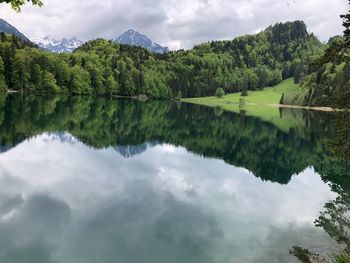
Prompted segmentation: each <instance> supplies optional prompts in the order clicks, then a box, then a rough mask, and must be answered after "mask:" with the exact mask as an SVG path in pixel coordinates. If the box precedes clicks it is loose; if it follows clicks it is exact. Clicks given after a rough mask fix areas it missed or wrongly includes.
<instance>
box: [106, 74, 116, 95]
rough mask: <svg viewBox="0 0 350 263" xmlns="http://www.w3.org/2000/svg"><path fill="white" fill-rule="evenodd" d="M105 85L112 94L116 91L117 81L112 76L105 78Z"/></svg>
mask: <svg viewBox="0 0 350 263" xmlns="http://www.w3.org/2000/svg"><path fill="white" fill-rule="evenodd" d="M105 85H106V90H107V92H108V94H110V95H112V94H117V93H118V83H117V82H116V81H115V80H114V78H113V76H109V77H108V78H107V80H106V83H105Z"/></svg>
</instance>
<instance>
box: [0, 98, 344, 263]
mask: <svg viewBox="0 0 350 263" xmlns="http://www.w3.org/2000/svg"><path fill="white" fill-rule="evenodd" d="M0 108H1V114H0V150H1V153H0V261H1V262H26V263H27V262H33V263H34V262H35V263H40V262H43V263H44V262H45V263H48V262H55V263H56V262H57V263H61V262H67V263H70V262H71V263H80V262H81V263H89V262H150V263H151V262H152V263H155V262H160V263H161V262H162V263H163V262H184V263H186V262H211V263H212V262H215V263H216V262H217V263H224V262H267V263H268V262H269V263H270V262H276V263H277V262H297V259H296V258H295V257H294V256H293V255H290V253H289V251H290V249H291V248H292V247H293V246H295V245H298V246H301V247H306V248H308V249H312V250H314V251H316V252H319V253H321V254H322V253H324V254H327V253H328V252H329V251H330V250H334V249H335V248H338V247H341V246H340V244H339V243H337V242H336V241H337V240H336V239H335V238H334V236H333V238H332V237H331V234H330V233H329V231H327V230H326V231H325V228H324V227H323V225H321V226H322V227H316V226H315V224H314V221H315V220H316V219H318V218H319V216H320V212H322V211H324V205H325V203H327V202H329V201H331V200H335V198H336V197H337V196H341V192H340V191H339V189H342V190H344V189H345V190H344V191H345V192H346V193H347V192H348V191H347V190H346V189H349V188H346V187H347V185H348V183H347V182H348V179H347V178H348V177H349V176H348V175H349V173H350V170H349V169H348V168H349V167H350V166H349V163H348V162H347V161H344V160H341V159H339V158H337V157H336V156H335V155H334V154H332V152H334V151H336V150H334V149H335V148H334V147H335V146H334V145H335V144H334V143H333V144H332V142H333V141H334V142H336V141H337V139H339V138H338V137H339V132H338V128H337V122H336V120H337V118H338V115H336V114H332V113H319V112H307V111H300V110H298V111H296V110H291V109H288V110H281V111H280V118H287V119H288V120H289V121H291V122H293V121H294V122H293V123H295V125H291V127H292V128H290V129H289V130H288V131H285V130H283V131H282V130H280V129H279V128H278V127H276V126H275V125H274V124H273V123H270V122H266V121H262V120H260V119H259V118H253V117H249V116H246V115H245V114H244V112H241V114H234V113H227V112H222V111H221V112H219V114H218V111H217V110H213V109H210V108H205V107H199V106H193V105H189V104H177V103H173V102H161V101H149V102H136V101H129V100H120V101H116V100H108V99H102V98H95V99H94V98H90V97H52V98H44V97H21V96H13V95H11V96H7V97H5V98H2V99H1V100H0ZM340 243H341V242H340ZM343 243H344V242H343ZM342 245H344V244H342Z"/></svg>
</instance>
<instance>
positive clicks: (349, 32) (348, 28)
mask: <svg viewBox="0 0 350 263" xmlns="http://www.w3.org/2000/svg"><path fill="white" fill-rule="evenodd" d="M349 5H350V0H349ZM340 17H341V18H342V19H343V26H344V27H345V30H344V36H345V37H346V38H347V39H350V11H349V12H348V13H347V14H346V15H341V16H340Z"/></svg>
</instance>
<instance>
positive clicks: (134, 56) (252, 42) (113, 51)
mask: <svg viewBox="0 0 350 263" xmlns="http://www.w3.org/2000/svg"><path fill="white" fill-rule="evenodd" d="M322 47H323V46H322V44H321V43H320V42H319V41H318V39H317V38H316V37H315V36H314V35H312V34H309V33H308V32H307V30H306V26H305V24H304V22H302V21H295V22H288V23H284V24H282V23H278V24H276V25H274V26H270V27H268V28H267V29H266V30H264V31H262V32H261V33H258V34H256V35H246V36H242V37H238V38H235V39H234V40H232V41H214V42H210V43H205V44H201V45H198V46H195V47H194V48H193V49H191V50H188V51H185V50H179V51H176V52H169V53H166V54H162V55H160V54H153V53H151V52H150V51H148V50H146V49H143V48H139V47H133V46H124V45H119V44H115V43H112V42H111V41H107V40H104V39H97V40H93V41H90V42H87V43H86V44H84V45H83V46H82V47H80V48H78V49H77V50H75V51H74V52H73V53H72V54H53V53H48V52H45V51H43V50H40V49H38V48H36V47H34V46H33V45H31V44H30V43H23V42H22V41H20V40H19V39H17V38H16V37H14V36H9V35H6V34H3V33H2V34H1V38H0V87H1V89H2V90H6V88H9V89H12V90H20V91H31V92H46V93H72V94H97V95H102V94H103V95H106V94H109V95H122V96H138V95H143V94H144V95H147V96H149V97H154V98H174V97H198V96H206V95H214V94H215V90H216V89H217V88H223V89H224V91H225V92H237V91H244V90H257V89H261V88H263V87H265V86H266V85H275V84H278V83H279V82H281V81H282V80H283V79H286V78H289V77H291V76H295V80H296V82H299V81H300V80H302V77H303V75H305V74H308V73H310V72H311V70H312V67H310V66H309V65H310V61H312V59H313V57H316V56H318V55H320V54H321V52H322Z"/></svg>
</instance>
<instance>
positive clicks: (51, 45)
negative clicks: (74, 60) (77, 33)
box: [31, 36, 83, 53]
mask: <svg viewBox="0 0 350 263" xmlns="http://www.w3.org/2000/svg"><path fill="white" fill-rule="evenodd" d="M31 41H32V42H33V43H35V44H37V45H38V46H39V47H40V48H42V49H44V50H48V51H52V52H55V53H63V52H72V51H73V50H75V49H76V48H78V47H80V46H81V45H82V44H83V41H81V40H79V39H78V38H76V37H72V38H62V39H60V40H57V39H55V38H53V37H52V36H46V37H44V38H32V39H31Z"/></svg>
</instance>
